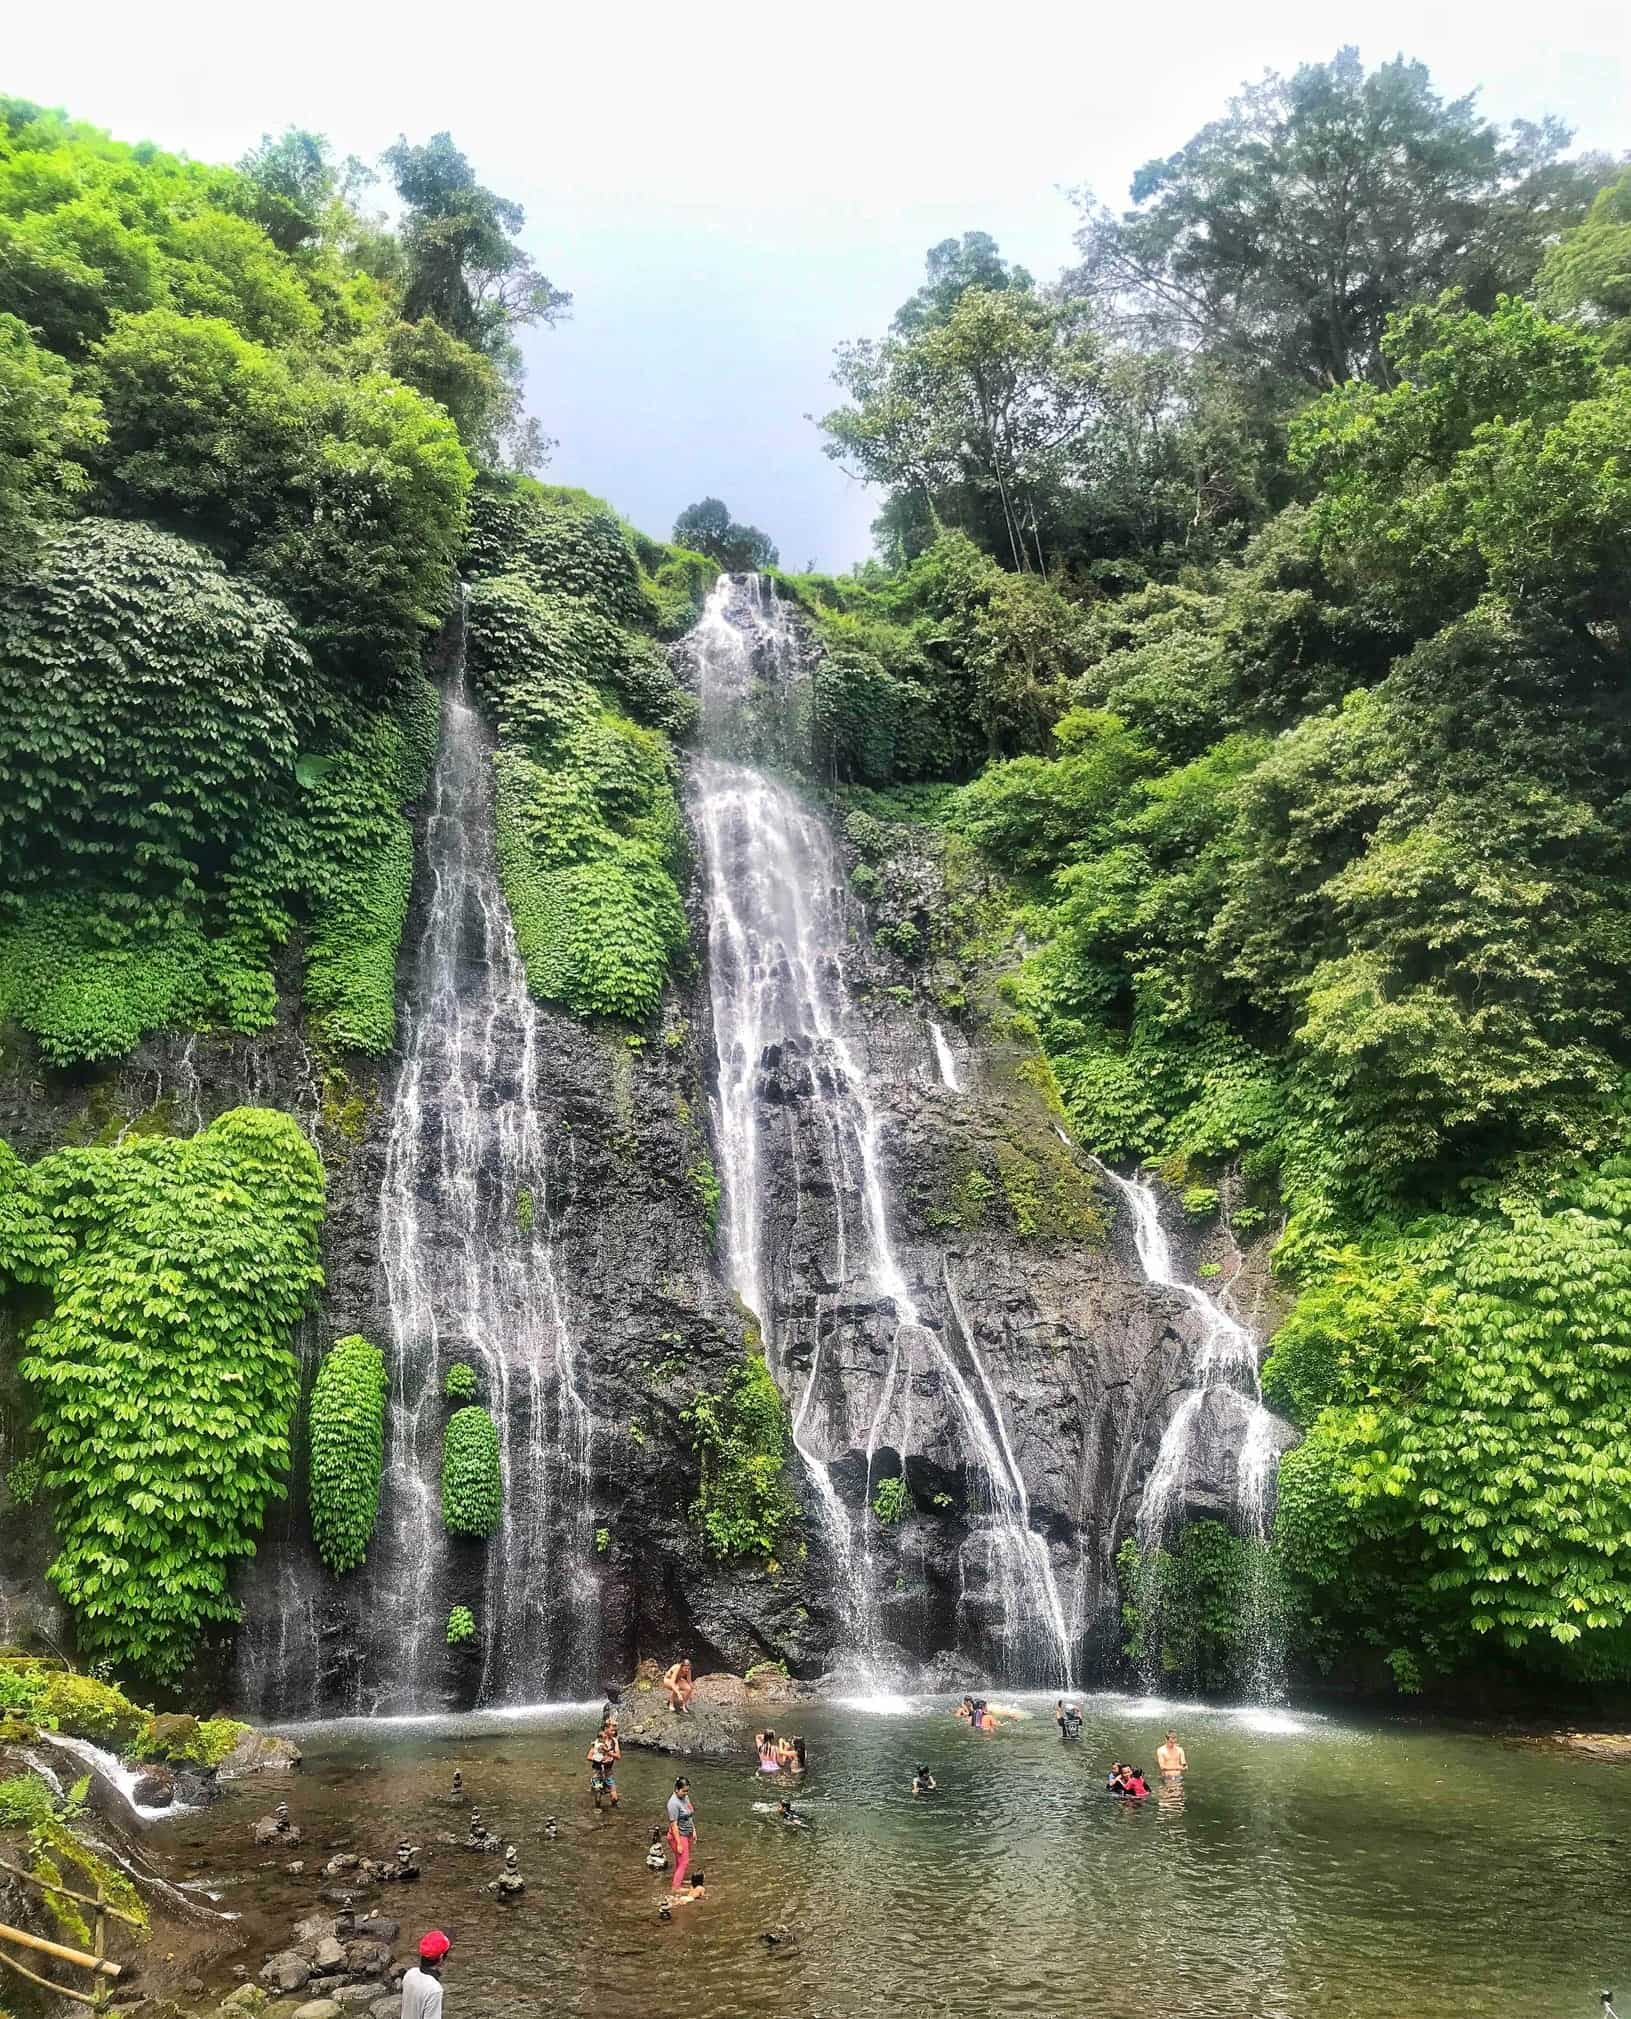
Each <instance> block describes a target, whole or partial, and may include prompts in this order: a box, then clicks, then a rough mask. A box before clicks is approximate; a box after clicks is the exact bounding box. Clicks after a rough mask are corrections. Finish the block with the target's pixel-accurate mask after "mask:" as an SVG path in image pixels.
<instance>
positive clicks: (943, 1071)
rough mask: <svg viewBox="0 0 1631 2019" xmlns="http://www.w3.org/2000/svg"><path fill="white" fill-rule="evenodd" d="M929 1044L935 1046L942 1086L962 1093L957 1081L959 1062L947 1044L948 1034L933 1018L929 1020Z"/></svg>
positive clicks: (936, 1063)
mask: <svg viewBox="0 0 1631 2019" xmlns="http://www.w3.org/2000/svg"><path fill="white" fill-rule="evenodd" d="M929 1042H930V1043H931V1044H932V1045H933V1046H934V1063H935V1070H936V1071H937V1072H938V1073H939V1075H940V1084H941V1085H942V1086H943V1087H949V1088H950V1089H951V1091H952V1092H953V1093H954V1094H957V1093H961V1092H962V1088H961V1086H960V1085H959V1084H958V1080H957V1061H956V1060H955V1059H954V1058H953V1057H952V1055H951V1046H950V1045H949V1044H947V1042H946V1033H945V1032H944V1031H943V1030H942V1029H941V1028H940V1026H939V1025H938V1024H937V1023H936V1022H935V1021H934V1020H933V1018H932V1017H931V1018H930V1020H929Z"/></svg>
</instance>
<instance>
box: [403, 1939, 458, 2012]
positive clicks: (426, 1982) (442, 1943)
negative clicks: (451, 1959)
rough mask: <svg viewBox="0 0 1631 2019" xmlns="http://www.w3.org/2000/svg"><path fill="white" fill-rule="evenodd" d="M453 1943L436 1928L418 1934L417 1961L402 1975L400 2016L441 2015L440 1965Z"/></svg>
mask: <svg viewBox="0 0 1631 2019" xmlns="http://www.w3.org/2000/svg"><path fill="white" fill-rule="evenodd" d="M452 1947H453V1944H452V1943H451V1942H450V1941H449V1940H448V1939H447V1937H446V1936H445V1935H444V1934H443V1933H442V1931H441V1929H440V1928H432V1929H431V1931H430V1933H429V1934H428V1935H421V1936H420V1938H419V1961H418V1962H417V1963H416V1964H415V1966H414V1967H413V1969H411V1970H410V1971H408V1973H407V1975H406V1976H405V1977H404V1978H403V1979H402V2019H442V1965H443V1964H444V1963H445V1962H446V1961H447V1952H448V1950H449V1949H451V1948H452Z"/></svg>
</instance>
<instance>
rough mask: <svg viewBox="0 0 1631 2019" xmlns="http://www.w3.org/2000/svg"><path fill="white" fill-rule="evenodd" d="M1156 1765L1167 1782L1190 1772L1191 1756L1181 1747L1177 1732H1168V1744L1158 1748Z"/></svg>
mask: <svg viewBox="0 0 1631 2019" xmlns="http://www.w3.org/2000/svg"><path fill="white" fill-rule="evenodd" d="M1155 1764H1156V1765H1157V1766H1158V1767H1159V1768H1160V1769H1161V1773H1162V1777H1163V1778H1164V1779H1166V1780H1176V1779H1177V1777H1178V1775H1179V1774H1181V1773H1185V1772H1186V1771H1187V1770H1188V1767H1189V1755H1188V1754H1187V1753H1186V1752H1185V1751H1184V1749H1183V1747H1182V1746H1181V1745H1179V1743H1178V1734H1177V1733H1176V1732H1168V1733H1167V1742H1166V1744H1165V1745H1164V1746H1157V1747H1156V1749H1155Z"/></svg>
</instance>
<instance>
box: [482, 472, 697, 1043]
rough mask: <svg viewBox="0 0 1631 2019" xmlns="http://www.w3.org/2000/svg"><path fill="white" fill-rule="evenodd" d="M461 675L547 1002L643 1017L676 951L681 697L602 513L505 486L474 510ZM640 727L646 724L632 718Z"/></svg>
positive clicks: (633, 564)
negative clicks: (473, 572) (480, 706)
mask: <svg viewBox="0 0 1631 2019" xmlns="http://www.w3.org/2000/svg"><path fill="white" fill-rule="evenodd" d="M473 554H474V557H475V558H476V559H477V560H478V561H479V562H480V563H481V565H482V567H483V569H484V572H482V573H481V574H480V575H479V576H478V578H477V580H476V582H475V584H474V586H473V587H472V589H471V592H470V599H469V608H468V615H467V623H468V638H469V647H468V649H469V664H470V669H471V672H472V673H473V675H474V677H475V679H476V682H477V685H478V687H479V688H480V690H481V692H482V693H483V695H484V696H485V697H486V698H487V699H488V700H489V702H490V703H491V705H492V708H493V711H494V714H495V717H496V721H497V729H498V743H499V747H498V753H497V757H496V760H495V766H494V775H495V779H496V782H497V788H498V859H499V869H500V873H501V875H502V877H503V882H504V891H505V895H506V897H507V898H508V899H509V904H510V910H511V914H512V916H513V918H514V920H515V930H516V937H517V940H518V942H519V944H520V948H521V954H522V958H523V959H524V960H525V962H526V967H527V979H528V983H529V985H530V987H531V989H532V991H533V993H534V994H535V995H537V996H538V997H540V998H541V999H542V1000H544V1001H556V1002H563V1003H565V1004H566V1005H567V1007H568V1008H569V1009H572V1010H575V1011H577V1012H578V1013H579V1014H581V1015H594V1016H614V1017H626V1018H630V1019H634V1020H640V1019H644V1018H646V1017H648V1016H650V1015H651V1014H652V1012H653V1011H654V1010H655V1009H656V1007H657V1004H658V1002H659V1000H660V998H661V994H662V989H663V984H664V982H665V980H666V978H667V974H668V969H669V964H670V962H671V961H672V960H673V959H674V957H675V955H676V954H677V953H678V952H679V951H680V949H681V948H682V947H683V945H684V943H685V938H686V927H685V914H684V910H683V908H682V905H681V902H680V895H679V887H678V884H677V881H676V872H677V871H678V870H679V868H680V867H681V865H682V863H683V859H684V839H683V828H682V824H681V820H680V813H679V805H678V800H677V798H676V796H675V790H674V787H675V765H674V759H673V754H672V751H671V749H670V746H669V743H668V738H667V735H666V734H665V731H667V730H671V729H678V728H683V727H686V726H688V724H689V722H690V720H691V705H690V697H689V696H688V695H685V694H684V693H682V692H681V691H680V689H679V688H678V687H677V685H676V683H675V680H674V676H673V674H672V672H671V671H670V669H669V666H668V662H667V660H666V658H665V657H664V656H663V654H662V652H661V650H660V648H659V647H658V646H657V645H656V644H655V643H654V642H653V640H652V639H651V638H650V637H649V636H647V635H645V634H644V633H642V632H641V631H640V630H637V629H634V628H631V626H632V625H633V624H638V623H639V622H640V620H641V618H642V616H644V615H645V614H646V605H645V601H644V597H643V592H642V583H641V570H640V566H639V562H638V560H637V557H636V555H635V553H634V552H633V551H632V549H631V546H630V544H629V543H628V542H627V541H626V540H625V538H624V535H623V532H622V529H621V528H620V526H619V524H618V522H617V521H616V520H615V519H613V518H612V517H611V516H610V515H609V514H607V513H605V512H604V511H595V510H585V509H582V508H581V507H579V506H577V505H576V504H573V503H566V502H562V503H554V502H552V501H551V500H550V499H549V498H548V496H547V495H545V494H541V493H538V492H535V491H528V490H526V489H524V488H521V487H516V488H514V489H512V490H510V491H507V492H501V493H495V492H492V491H489V492H486V493H484V494H483V495H482V497H481V498H480V499H479V500H478V509H477V515H476V527H475V535H474V540H473ZM635 718H640V719H635Z"/></svg>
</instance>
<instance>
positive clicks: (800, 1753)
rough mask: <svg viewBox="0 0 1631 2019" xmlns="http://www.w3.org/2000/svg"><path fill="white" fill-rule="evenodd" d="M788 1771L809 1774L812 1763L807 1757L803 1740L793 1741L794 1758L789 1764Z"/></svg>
mask: <svg viewBox="0 0 1631 2019" xmlns="http://www.w3.org/2000/svg"><path fill="white" fill-rule="evenodd" d="M787 1770H788V1772H789V1773H793V1774H803V1773H808V1772H809V1770H810V1762H809V1759H808V1758H807V1757H806V1755H805V1751H804V1740H803V1739H802V1738H795V1739H794V1740H793V1757H792V1758H791V1759H790V1760H789V1761H788V1762H787Z"/></svg>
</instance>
